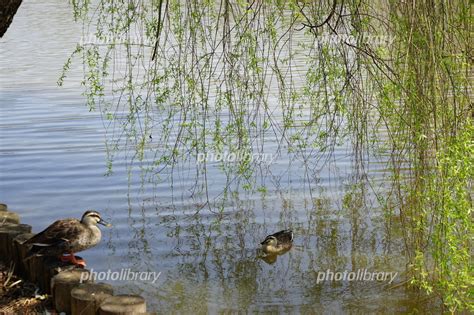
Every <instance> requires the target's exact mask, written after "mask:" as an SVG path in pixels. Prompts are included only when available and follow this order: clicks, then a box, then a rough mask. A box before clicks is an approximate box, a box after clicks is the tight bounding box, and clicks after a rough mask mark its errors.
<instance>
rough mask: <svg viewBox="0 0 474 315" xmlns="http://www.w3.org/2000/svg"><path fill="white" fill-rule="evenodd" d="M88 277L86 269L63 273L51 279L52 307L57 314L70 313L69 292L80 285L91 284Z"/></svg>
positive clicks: (88, 273)
mask: <svg viewBox="0 0 474 315" xmlns="http://www.w3.org/2000/svg"><path fill="white" fill-rule="evenodd" d="M81 277H82V278H81ZM89 277H90V272H89V270H87V269H73V270H68V271H63V272H60V273H58V274H57V275H56V276H54V277H53V279H52V280H51V293H52V294H53V306H54V308H55V309H56V311H57V312H58V313H61V312H65V313H67V314H70V313H71V291H72V289H74V288H75V287H77V286H78V285H79V284H81V283H89V282H93V280H92V279H89ZM81 281H82V282H81Z"/></svg>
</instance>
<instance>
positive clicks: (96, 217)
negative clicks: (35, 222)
mask: <svg viewBox="0 0 474 315" xmlns="http://www.w3.org/2000/svg"><path fill="white" fill-rule="evenodd" d="M97 224H101V225H104V226H107V227H109V226H111V224H109V223H107V222H105V221H104V220H103V219H102V217H101V216H100V214H99V212H97V211H95V210H88V211H86V212H85V213H84V214H83V215H82V218H81V220H78V219H64V220H58V221H56V222H54V223H53V224H51V225H50V226H48V227H47V228H46V229H45V230H44V231H42V232H40V233H38V234H36V235H35V236H33V237H32V238H30V239H29V240H27V241H26V242H25V244H29V245H32V247H31V248H30V250H29V252H28V254H27V257H26V258H25V260H28V259H30V258H32V257H35V256H57V257H59V259H61V261H63V262H71V263H73V264H75V265H78V266H82V267H84V266H85V265H86V263H85V261H84V260H83V259H77V258H76V257H75V256H74V253H77V252H80V251H83V250H86V249H88V248H91V247H94V246H95V245H97V244H98V243H99V242H100V240H101V238H102V234H101V232H100V229H99V228H98V227H97ZM64 254H69V255H66V256H65V255H64Z"/></svg>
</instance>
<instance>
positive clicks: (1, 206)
mask: <svg viewBox="0 0 474 315" xmlns="http://www.w3.org/2000/svg"><path fill="white" fill-rule="evenodd" d="M7 210H8V206H7V205H6V204H4V203H0V211H7Z"/></svg>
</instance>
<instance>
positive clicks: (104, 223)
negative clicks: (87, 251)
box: [97, 219, 112, 227]
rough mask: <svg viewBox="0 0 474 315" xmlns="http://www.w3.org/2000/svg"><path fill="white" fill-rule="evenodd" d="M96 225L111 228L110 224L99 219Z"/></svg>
mask: <svg viewBox="0 0 474 315" xmlns="http://www.w3.org/2000/svg"><path fill="white" fill-rule="evenodd" d="M97 223H99V224H102V225H103V226H106V227H111V226H112V224H110V223H109V222H107V221H105V220H102V219H100V221H99V222H97Z"/></svg>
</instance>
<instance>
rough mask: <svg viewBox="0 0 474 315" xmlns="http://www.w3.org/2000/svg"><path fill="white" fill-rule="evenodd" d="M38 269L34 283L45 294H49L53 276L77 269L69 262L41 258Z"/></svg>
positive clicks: (53, 258)
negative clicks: (37, 275)
mask: <svg viewBox="0 0 474 315" xmlns="http://www.w3.org/2000/svg"><path fill="white" fill-rule="evenodd" d="M76 257H78V256H76ZM39 268H40V269H39V270H38V271H39V277H38V278H39V279H37V281H36V282H37V283H38V284H39V286H40V288H41V289H42V290H43V291H44V292H45V293H47V294H49V293H51V291H50V290H51V279H53V278H54V276H56V275H57V274H59V273H61V272H64V271H70V270H74V269H77V267H76V266H75V265H73V264H71V263H70V262H62V261H60V260H59V259H58V258H57V257H42V259H41V260H40V264H39Z"/></svg>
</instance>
